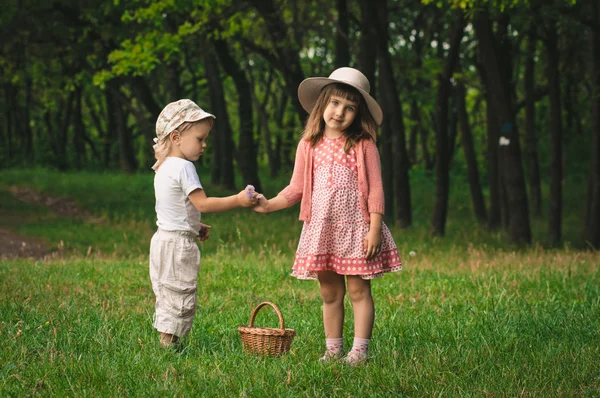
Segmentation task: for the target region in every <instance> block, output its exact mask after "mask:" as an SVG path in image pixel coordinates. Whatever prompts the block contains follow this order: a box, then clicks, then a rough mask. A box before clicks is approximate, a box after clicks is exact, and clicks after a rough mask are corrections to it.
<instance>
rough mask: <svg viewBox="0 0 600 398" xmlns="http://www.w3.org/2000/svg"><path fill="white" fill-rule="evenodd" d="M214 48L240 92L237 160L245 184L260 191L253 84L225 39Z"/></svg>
mask: <svg viewBox="0 0 600 398" xmlns="http://www.w3.org/2000/svg"><path fill="white" fill-rule="evenodd" d="M214 48H215V50H216V53H217V54H218V56H219V60H220V61H221V65H222V66H223V69H224V70H225V72H226V73H227V74H228V75H229V76H231V78H232V79H233V83H234V84H235V88H236V90H237V93H238V116H239V120H240V131H239V146H238V147H239V148H240V150H239V151H238V152H237V155H238V156H237V161H238V166H239V169H240V172H241V174H242V179H243V185H244V186H246V184H252V185H254V187H255V188H256V190H257V191H258V192H262V185H261V183H260V178H259V177H258V163H257V157H258V156H257V151H256V142H255V141H254V116H253V110H252V93H251V91H252V86H251V85H250V82H249V81H248V78H247V77H246V74H245V73H244V71H243V70H242V69H241V68H240V67H239V65H238V63H237V62H236V60H235V59H234V58H233V57H232V56H231V53H230V52H229V46H228V44H227V42H226V41H224V40H215V41H214Z"/></svg>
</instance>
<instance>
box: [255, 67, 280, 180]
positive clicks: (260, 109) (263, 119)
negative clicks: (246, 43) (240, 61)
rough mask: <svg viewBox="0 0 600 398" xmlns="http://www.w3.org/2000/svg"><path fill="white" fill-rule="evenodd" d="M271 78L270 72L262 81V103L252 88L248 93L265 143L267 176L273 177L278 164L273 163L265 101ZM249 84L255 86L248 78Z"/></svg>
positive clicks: (266, 100)
mask: <svg viewBox="0 0 600 398" xmlns="http://www.w3.org/2000/svg"><path fill="white" fill-rule="evenodd" d="M272 80H273V79H272V74H271V73H270V74H269V77H268V78H267V82H266V83H264V85H265V87H266V93H265V97H264V99H263V102H262V103H261V102H260V101H259V100H258V98H257V97H256V94H255V92H254V88H253V89H252V90H250V94H251V95H252V103H253V104H254V108H256V111H257V113H258V120H259V126H260V127H259V129H258V132H259V133H260V130H262V136H263V142H264V145H265V151H266V153H267V163H268V165H269V176H270V177H275V176H276V175H277V169H276V168H275V167H277V168H278V167H279V166H275V163H276V162H277V160H276V159H275V158H276V156H277V155H276V152H275V149H274V148H273V137H272V135H271V127H270V126H269V114H268V111H267V103H268V102H269V97H270V96H271V85H272ZM250 84H251V86H252V87H256V84H255V82H254V81H252V80H250ZM259 135H260V134H259Z"/></svg>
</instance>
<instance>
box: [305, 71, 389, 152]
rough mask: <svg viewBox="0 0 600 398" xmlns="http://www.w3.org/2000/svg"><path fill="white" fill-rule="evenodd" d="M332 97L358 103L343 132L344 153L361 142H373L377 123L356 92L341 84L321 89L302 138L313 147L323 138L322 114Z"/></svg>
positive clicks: (361, 97) (332, 84) (352, 88)
mask: <svg viewBox="0 0 600 398" xmlns="http://www.w3.org/2000/svg"><path fill="white" fill-rule="evenodd" d="M333 95H335V96H337V97H341V98H345V99H347V100H349V101H355V102H357V103H358V112H357V114H356V117H355V118H354V120H353V121H352V124H351V125H350V127H348V129H347V130H346V131H344V136H345V137H346V144H345V145H344V152H346V153H348V151H349V150H350V148H352V147H354V146H355V145H356V144H358V143H359V141H361V140H373V141H375V136H376V133H377V123H376V122H375V119H373V116H372V115H371V112H370V111H369V108H368V107H367V102H366V101H365V100H364V98H363V96H362V95H361V94H360V92H359V91H358V90H356V89H355V88H354V87H352V86H349V85H347V84H343V83H331V84H328V85H326V86H325V87H323V89H322V90H321V93H320V94H319V98H318V99H317V102H316V103H315V106H314V107H313V110H312V112H310V115H309V116H308V120H307V121H306V126H305V127H304V132H303V133H302V138H303V139H305V140H307V141H310V144H311V146H313V147H314V146H315V145H317V143H318V142H319V141H320V140H321V138H323V131H325V120H324V119H323V114H324V113H325V108H327V105H329V101H330V99H331V97H332V96H333Z"/></svg>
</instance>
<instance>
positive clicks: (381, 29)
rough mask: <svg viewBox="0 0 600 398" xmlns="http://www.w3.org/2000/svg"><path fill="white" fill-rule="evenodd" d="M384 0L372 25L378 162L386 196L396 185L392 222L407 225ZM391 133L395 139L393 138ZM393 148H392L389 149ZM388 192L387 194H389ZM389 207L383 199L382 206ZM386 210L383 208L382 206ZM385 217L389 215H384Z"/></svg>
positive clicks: (404, 157)
mask: <svg viewBox="0 0 600 398" xmlns="http://www.w3.org/2000/svg"><path fill="white" fill-rule="evenodd" d="M385 5H386V2H385V1H381V0H380V1H379V2H378V3H377V11H378V13H377V23H375V27H376V29H377V41H376V42H377V55H378V58H379V90H380V93H381V101H380V104H381V105H382V110H383V113H384V118H383V124H384V128H383V130H384V134H383V137H382V141H383V142H382V146H381V148H382V151H383V154H384V155H385V156H384V157H385V158H389V157H392V159H388V162H387V163H386V162H385V161H384V164H383V165H382V168H383V175H384V177H387V179H388V181H387V183H388V185H387V187H385V189H386V194H387V196H388V197H386V202H387V200H389V199H391V198H392V197H393V196H392V195H389V193H388V192H387V191H392V192H393V187H394V185H395V187H396V207H397V210H398V213H397V215H396V223H397V224H398V225H399V226H400V227H401V228H408V227H410V226H411V225H412V209H411V207H412V205H411V194H410V177H409V175H408V169H409V167H410V165H409V160H408V153H407V151H406V129H405V126H404V117H403V115H402V103H401V101H400V96H399V93H398V90H397V88H396V79H395V77H394V68H393V66H392V59H391V57H390V53H389V51H388V45H389V33H388V26H389V23H388V19H387V7H386V6H385ZM393 135H395V140H393V138H394V137H393ZM392 148H393V152H392ZM386 168H390V169H391V170H390V172H391V171H392V170H393V172H394V174H393V180H392V181H390V180H389V177H390V176H389V175H388V173H389V172H388V171H387V170H386ZM390 196H391V197H390ZM388 206H389V207H392V205H388V204H387V203H386V207H388ZM386 211H387V209H386ZM388 217H389V216H388Z"/></svg>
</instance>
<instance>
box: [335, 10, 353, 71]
mask: <svg viewBox="0 0 600 398" xmlns="http://www.w3.org/2000/svg"><path fill="white" fill-rule="evenodd" d="M335 5H336V9H337V14H338V19H337V25H336V28H337V29H336V30H335V67H336V68H341V67H343V66H348V65H349V64H350V43H349V41H348V4H347V0H336V2H335Z"/></svg>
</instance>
